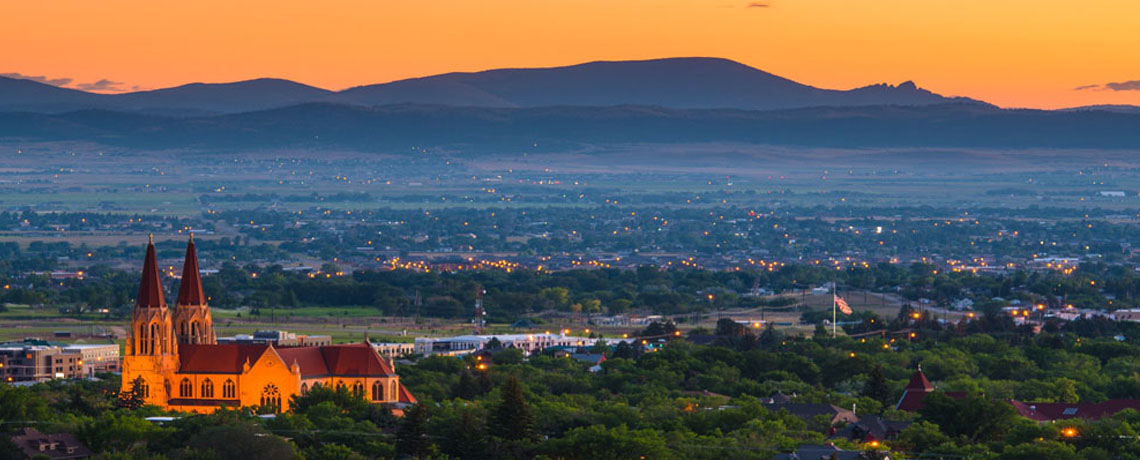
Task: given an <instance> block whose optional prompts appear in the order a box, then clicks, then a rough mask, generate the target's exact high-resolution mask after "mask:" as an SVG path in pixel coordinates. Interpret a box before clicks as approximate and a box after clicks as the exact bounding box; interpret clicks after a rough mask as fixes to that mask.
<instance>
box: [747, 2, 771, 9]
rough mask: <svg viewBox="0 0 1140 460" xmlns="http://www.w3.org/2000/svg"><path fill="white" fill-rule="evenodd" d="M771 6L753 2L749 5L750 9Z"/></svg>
mask: <svg viewBox="0 0 1140 460" xmlns="http://www.w3.org/2000/svg"><path fill="white" fill-rule="evenodd" d="M770 6H772V5H769V4H767V3H764V2H752V3H749V4H748V7H749V8H768V7H770Z"/></svg>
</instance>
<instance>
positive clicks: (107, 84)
mask: <svg viewBox="0 0 1140 460" xmlns="http://www.w3.org/2000/svg"><path fill="white" fill-rule="evenodd" d="M122 84H123V83H122V82H118V81H111V80H108V79H106V78H104V79H102V80H99V81H94V82H91V83H78V84H76V85H75V89H81V90H83V91H111V92H121V91H126V89H124V88H122V87H120V86H119V85H122Z"/></svg>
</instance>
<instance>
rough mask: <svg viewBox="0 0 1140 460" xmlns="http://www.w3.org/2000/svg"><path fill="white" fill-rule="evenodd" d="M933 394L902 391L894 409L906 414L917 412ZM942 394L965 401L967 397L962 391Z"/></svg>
mask: <svg viewBox="0 0 1140 460" xmlns="http://www.w3.org/2000/svg"><path fill="white" fill-rule="evenodd" d="M933 393H934V392H926V391H911V390H904V391H903V396H902V399H899V404H898V406H895V409H898V410H905V411H907V412H918V411H919V410H922V408H923V407H926V404H923V402H922V401H923V400H925V399H926V397H927V396H930V395H931V394H933ZM942 394H944V395H946V396H947V397H949V398H950V399H966V396H968V395H969V394H968V393H966V392H964V391H947V392H945V393H942Z"/></svg>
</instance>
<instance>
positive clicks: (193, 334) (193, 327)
mask: <svg viewBox="0 0 1140 460" xmlns="http://www.w3.org/2000/svg"><path fill="white" fill-rule="evenodd" d="M189 342H190V343H202V342H201V341H200V340H198V322H197V321H194V322H191V323H190V340H189Z"/></svg>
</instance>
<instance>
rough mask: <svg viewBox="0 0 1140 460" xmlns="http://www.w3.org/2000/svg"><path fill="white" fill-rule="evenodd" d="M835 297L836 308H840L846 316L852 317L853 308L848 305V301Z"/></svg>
mask: <svg viewBox="0 0 1140 460" xmlns="http://www.w3.org/2000/svg"><path fill="white" fill-rule="evenodd" d="M833 297H835V306H837V307H839V311H841V312H843V314H844V315H850V314H851V306H850V305H847V301H846V300H843V298H842V297H839V296H833Z"/></svg>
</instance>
